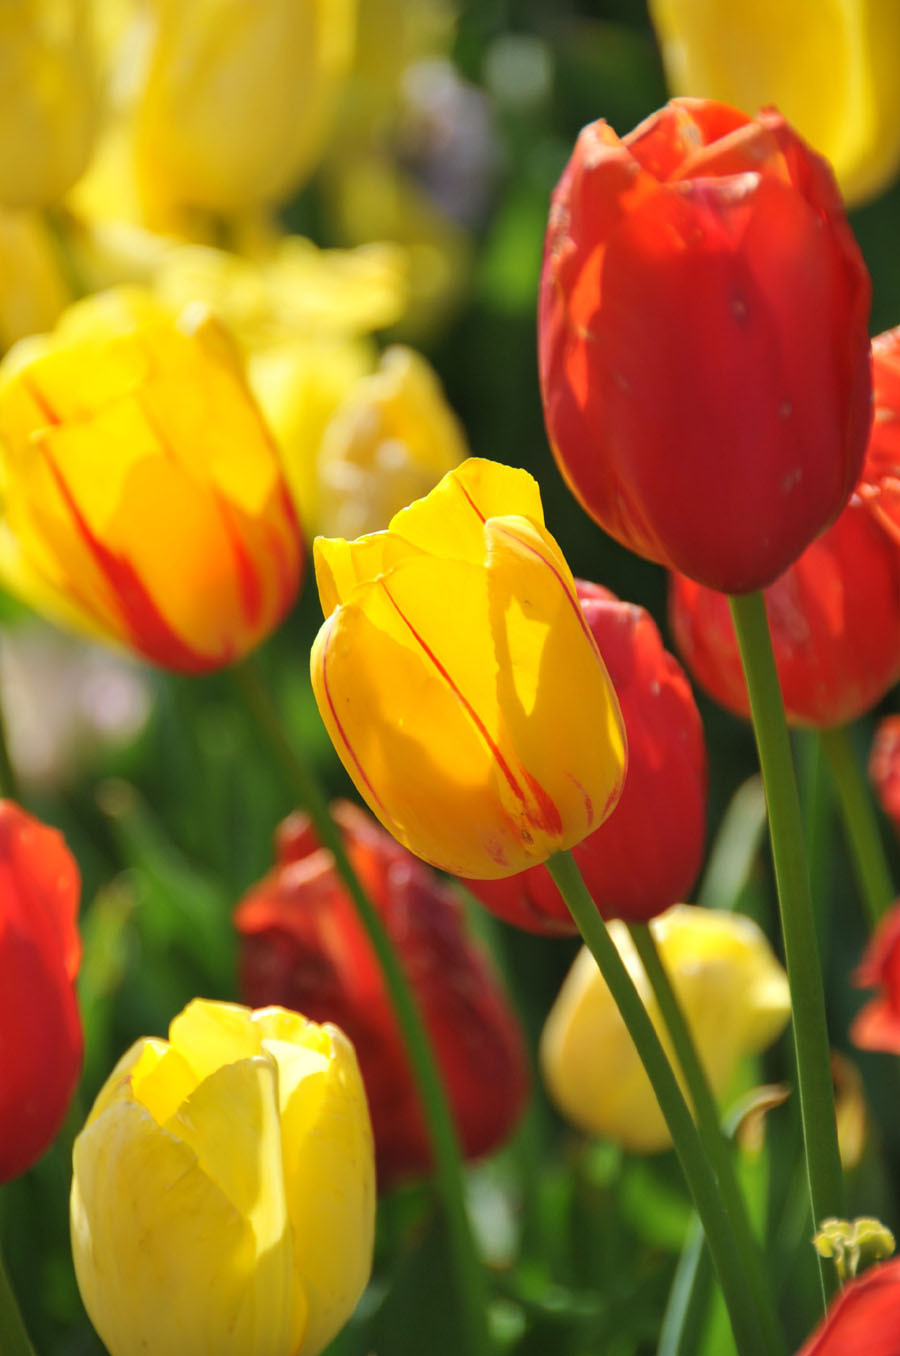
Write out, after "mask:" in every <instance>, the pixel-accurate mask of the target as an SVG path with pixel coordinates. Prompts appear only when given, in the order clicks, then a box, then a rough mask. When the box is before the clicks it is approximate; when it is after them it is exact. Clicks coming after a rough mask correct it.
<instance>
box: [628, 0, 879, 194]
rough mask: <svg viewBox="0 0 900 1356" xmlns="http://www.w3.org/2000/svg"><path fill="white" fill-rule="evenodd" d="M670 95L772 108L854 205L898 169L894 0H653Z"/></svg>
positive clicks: (749, 107)
mask: <svg viewBox="0 0 900 1356" xmlns="http://www.w3.org/2000/svg"><path fill="white" fill-rule="evenodd" d="M650 14H651V17H652V19H653V22H654V24H655V26H656V31H657V34H658V36H659V41H660V46H661V49H662V56H663V63H664V65H665V68H666V75H667V78H668V81H669V85H670V87H671V89H672V92H673V93H674V94H686V95H702V96H704V97H705V98H712V99H720V100H722V102H723V103H728V104H733V105H735V106H736V107H737V108H741V109H743V110H744V111H745V112H746V113H755V112H756V111H757V109H758V108H760V107H761V106H763V105H765V104H776V105H777V106H778V108H779V109H780V111H781V112H782V113H783V114H784V115H785V117H786V118H788V119H789V121H790V122H792V123H793V124H794V126H795V127H796V128H797V130H798V131H799V132H800V133H801V135H802V136H804V137H806V139H807V140H808V141H809V142H811V144H812V145H813V146H814V147H815V148H816V150H818V151H821V153H822V154H823V155H825V156H827V158H828V159H829V160H830V161H831V163H832V165H833V166H834V170H835V173H836V174H837V177H838V181H839V183H840V185H841V188H842V190H843V192H844V196H845V197H846V198H847V200H848V201H849V202H851V203H857V202H860V201H862V200H863V199H865V198H870V197H872V196H874V195H875V194H877V193H878V192H880V191H881V189H883V188H884V187H885V186H886V185H887V184H888V183H889V182H890V180H891V179H892V178H893V176H894V174H895V173H896V171H897V168H898V165H900V82H898V80H897V63H898V61H900V5H898V4H897V3H896V0H820V2H819V3H817V4H812V3H810V0H737V2H736V3H733V4H727V5H723V4H722V3H721V0H650Z"/></svg>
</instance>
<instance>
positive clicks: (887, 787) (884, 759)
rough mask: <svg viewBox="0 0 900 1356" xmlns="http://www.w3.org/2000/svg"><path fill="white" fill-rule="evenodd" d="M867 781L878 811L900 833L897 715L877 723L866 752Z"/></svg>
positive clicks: (898, 732) (899, 742)
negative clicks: (867, 759) (876, 798)
mask: <svg viewBox="0 0 900 1356" xmlns="http://www.w3.org/2000/svg"><path fill="white" fill-rule="evenodd" d="M869 780H870V781H871V783H872V785H873V786H874V788H875V794H876V795H877V797H878V800H879V803H880V805H881V808H882V810H883V811H884V813H885V814H886V815H887V816H888V818H889V819H891V820H893V823H894V828H895V829H897V831H898V832H900V716H885V718H884V720H882V721H881V722H879V725H878V728H877V730H876V731H875V738H874V739H873V740H872V751H871V753H870V754H869Z"/></svg>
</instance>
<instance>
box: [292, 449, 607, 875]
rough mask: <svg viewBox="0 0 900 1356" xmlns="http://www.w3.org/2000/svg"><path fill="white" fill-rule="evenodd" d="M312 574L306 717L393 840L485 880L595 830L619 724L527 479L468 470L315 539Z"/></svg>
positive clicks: (476, 465) (489, 466) (493, 468)
mask: <svg viewBox="0 0 900 1356" xmlns="http://www.w3.org/2000/svg"><path fill="white" fill-rule="evenodd" d="M315 563H316V579H317V582H318V586H319V597H320V599H321V602H322V611H323V612H324V614H325V618H326V620H325V622H324V624H323V626H322V628H321V630H320V631H319V634H318V636H317V637H316V641H315V643H314V645H313V650H312V660H311V664H312V680H313V690H314V692H315V696H316V701H317V703H318V706H319V712H320V714H321V716H322V719H323V720H324V722H325V725H326V728H327V729H328V733H329V734H330V736H331V739H332V742H333V743H334V745H335V748H336V749H337V751H338V754H339V755H340V758H341V761H342V762H343V764H344V766H345V767H346V769H347V771H348V773H349V774H350V776H351V777H352V778H353V780H354V782H355V783H356V787H357V789H358V791H359V793H360V795H361V796H362V797H363V798H364V799H365V800H366V802H367V803H368V805H369V808H370V809H371V810H372V812H373V813H374V814H375V815H377V817H378V818H379V819H380V820H381V822H382V823H383V824H384V826H385V827H386V828H387V829H389V830H390V832H391V833H392V834H393V835H394V837H395V838H397V839H398V840H399V841H400V842H401V843H403V844H404V846H406V847H408V848H409V849H410V850H411V851H412V852H415V853H416V854H417V856H419V857H423V858H424V859H425V860H426V861H429V862H431V864H432V865H434V866H438V867H441V868H442V869H443V870H446V871H450V872H451V873H453V874H454V875H458V876H472V877H476V878H485V879H487V878H492V877H498V876H506V875H512V874H513V873H515V872H516V871H521V870H523V869H524V868H525V867H526V866H531V865H533V864H534V863H535V862H541V861H546V859H547V857H549V856H550V855H551V853H554V852H558V851H561V850H562V849H564V848H569V847H572V846H574V844H575V843H578V842H580V841H581V839H582V838H584V837H585V836H586V835H587V834H588V833H590V832H591V830H592V829H594V828H596V826H597V825H598V824H600V823H602V821H603V820H604V819H605V818H606V816H607V815H608V814H609V813H610V811H611V810H612V808H613V806H614V805H615V803H616V801H617V800H618V797H619V794H620V792H621V789H622V781H623V777H624V771H625V740H624V734H623V728H622V718H621V714H620V711H619V706H618V702H617V701H616V696H615V693H614V691H613V689H612V685H611V684H610V681H609V676H608V674H607V672H606V667H605V665H604V663H603V660H602V658H601V657H600V652H599V650H598V649H597V645H596V642H595V640H594V638H593V636H592V635H591V632H590V630H589V628H588V625H587V623H586V622H585V620H584V615H583V613H582V611H581V608H580V606H579V604H578V598H577V595H576V592H575V584H574V581H573V579H572V575H571V573H570V571H569V568H568V566H567V564H566V562H565V560H564V558H563V556H562V553H561V552H560V549H559V547H558V546H557V544H556V542H555V541H554V540H553V538H552V537H551V536H550V534H549V532H548V531H547V530H546V528H545V527H544V522H543V511H542V508H541V499H540V492H539V490H538V487H537V485H536V483H535V482H534V480H533V479H532V478H531V476H529V475H528V474H527V473H526V472H525V471H519V470H514V469H512V468H510V467H507V466H499V465H497V464H496V463H495V462H489V461H481V460H478V459H475V458H470V459H469V460H468V461H466V462H464V463H463V465H462V466H461V467H459V469H458V470H456V471H451V472H449V474H448V475H446V476H444V478H443V480H442V481H441V482H440V484H439V485H438V486H436V488H435V489H434V490H432V492H431V493H430V494H429V495H427V496H426V498H424V499H420V500H418V501H417V502H416V503H414V504H412V505H410V507H409V508H406V509H402V510H401V511H400V512H399V513H398V514H396V515H395V516H394V517H393V518H392V519H391V522H390V526H389V528H388V530H387V531H386V532H375V533H373V534H372V535H371V536H368V537H360V538H359V539H358V540H357V541H352V542H348V541H343V540H341V539H332V540H328V539H325V538H321V537H320V538H317V540H316V543H315Z"/></svg>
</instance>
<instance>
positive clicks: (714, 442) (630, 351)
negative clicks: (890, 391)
mask: <svg viewBox="0 0 900 1356" xmlns="http://www.w3.org/2000/svg"><path fill="white" fill-rule="evenodd" d="M870 290H871V288H870V283H869V276H868V273H867V272H866V268H865V264H864V263H863V260H862V256H861V255H860V252H859V249H858V247H857V245H856V242H855V240H854V239H853V236H852V234H851V232H850V228H849V227H848V225H847V222H846V219H845V217H844V212H843V208H842V206H841V201H840V196H839V194H838V191H837V186H836V185H835V183H834V180H833V178H832V175H831V172H830V170H829V169H828V166H827V165H826V164H825V162H824V161H823V160H821V159H820V158H819V157H818V156H816V155H815V154H813V152H812V151H810V149H809V148H808V147H807V146H806V145H804V143H803V142H802V141H801V140H800V139H799V138H798V137H797V136H796V134H795V133H794V132H793V131H792V130H791V128H790V127H789V126H788V125H787V123H786V122H785V121H784V119H783V118H781V117H780V116H779V114H778V113H776V112H774V111H772V110H768V111H765V112H763V113H761V114H760V115H759V117H758V118H757V119H755V120H751V119H749V118H747V117H745V116H744V115H743V114H741V113H738V112H737V111H735V110H734V109H730V108H726V107H725V106H724V105H722V104H715V103H712V102H710V101H708V100H700V99H676V100H673V101H672V102H671V103H670V104H668V105H667V107H666V108H664V109H663V110H662V111H661V112H659V113H656V114H654V115H653V116H652V117H651V118H649V119H648V120H647V121H646V122H644V123H642V124H641V125H640V126H639V127H638V128H636V129H635V131H633V132H632V133H630V134H629V135H628V136H627V137H625V139H624V140H622V141H620V140H619V138H618V137H617V136H616V134H615V133H614V132H613V131H612V129H611V128H610V127H608V126H607V125H606V124H605V123H603V122H597V123H592V124H591V125H590V126H588V127H586V128H585V129H584V130H583V131H582V133H581V135H580V137H579V139H578V143H577V145H576V147H575V152H574V154H573V156H572V159H571V160H570V162H569V164H568V167H567V168H566V170H565V172H564V174H563V177H562V179H561V180H560V183H559V186H558V187H557V189H556V192H555V194H554V197H553V204H552V207H551V212H550V223H549V226H548V231H547V240H546V246H545V255H544V268H543V275H542V282H541V302H540V319H539V355H540V370H541V389H542V393H543V400H544V415H545V419H546V423H547V430H548V433H549V436H550V441H551V443H552V445H553V450H554V454H555V456H556V459H557V462H558V463H559V466H560V469H561V471H562V473H563V475H564V476H565V478H566V480H567V482H568V484H569V486H570V488H571V489H572V490H573V492H574V493H575V495H576V496H577V498H578V499H579V501H580V502H581V504H582V505H583V507H584V508H585V509H586V510H587V511H588V513H590V514H591V516H592V517H593V518H594V519H595V520H596V521H597V522H598V523H599V524H600V526H601V527H602V528H604V529H605V531H607V532H609V533H610V534H611V535H612V536H613V537H615V538H616V539H617V540H618V541H620V542H622V544H623V545H625V546H627V547H629V548H630V549H631V550H634V551H637V552H638V553H639V554H640V555H643V556H646V557H647V558H648V559H650V560H655V561H658V562H659V563H660V564H663V565H666V566H668V567H669V568H670V569H676V570H679V571H681V572H682V573H683V574H686V575H688V576H690V577H691V578H692V579H696V580H699V581H700V582H701V583H703V584H706V585H708V586H709V587H710V588H717V589H722V590H724V591H725V592H728V593H742V592H745V591H749V590H752V589H757V588H760V587H762V586H763V585H765V584H768V583H771V581H772V580H773V579H774V578H775V577H776V575H778V574H779V573H780V572H781V571H782V570H784V569H785V568H786V567H787V566H788V565H789V564H790V563H791V561H793V560H795V559H796V558H797V556H798V555H799V554H800V552H801V551H802V550H803V548H804V547H805V546H807V545H808V544H809V542H811V541H812V540H813V538H814V537H816V536H817V535H818V533H819V532H821V530H822V529H823V528H824V527H826V526H827V525H828V524H829V523H830V522H832V521H833V520H834V518H836V517H837V515H838V513H839V512H840V511H841V509H842V508H843V507H844V504H845V503H846V502H847V498H848V496H849V494H850V491H851V490H852V488H853V486H854V484H855V483H856V480H857V478H858V476H859V472H860V469H861V466H862V459H863V453H864V450H865V443H866V436H867V433H868V427H869V420H870V383H869V358H868V351H869V340H868V328H867V322H868V313H869V297H870Z"/></svg>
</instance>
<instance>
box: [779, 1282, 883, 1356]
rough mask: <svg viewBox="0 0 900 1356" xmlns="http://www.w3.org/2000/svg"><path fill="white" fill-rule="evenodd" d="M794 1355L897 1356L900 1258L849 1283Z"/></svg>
mask: <svg viewBox="0 0 900 1356" xmlns="http://www.w3.org/2000/svg"><path fill="white" fill-rule="evenodd" d="M797 1356H900V1258H898V1259H896V1260H895V1261H891V1262H882V1263H881V1265H880V1266H875V1267H871V1268H870V1270H869V1271H867V1272H865V1273H864V1274H863V1275H862V1276H860V1277H858V1278H857V1279H856V1280H853V1281H850V1283H849V1285H847V1286H845V1288H844V1289H843V1290H842V1291H841V1293H840V1295H838V1297H837V1299H836V1300H835V1301H834V1303H833V1304H832V1306H831V1308H830V1309H829V1310H828V1313H827V1315H826V1317H825V1319H824V1321H823V1322H822V1324H821V1325H820V1326H819V1327H818V1328H817V1329H816V1331H815V1332H814V1333H813V1335H812V1337H811V1338H810V1339H809V1341H808V1342H807V1343H806V1344H805V1346H803V1347H802V1348H801V1350H800V1351H798V1352H797Z"/></svg>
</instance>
